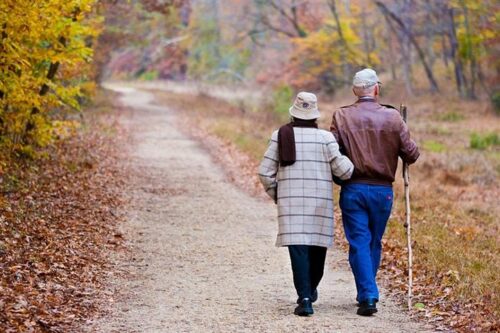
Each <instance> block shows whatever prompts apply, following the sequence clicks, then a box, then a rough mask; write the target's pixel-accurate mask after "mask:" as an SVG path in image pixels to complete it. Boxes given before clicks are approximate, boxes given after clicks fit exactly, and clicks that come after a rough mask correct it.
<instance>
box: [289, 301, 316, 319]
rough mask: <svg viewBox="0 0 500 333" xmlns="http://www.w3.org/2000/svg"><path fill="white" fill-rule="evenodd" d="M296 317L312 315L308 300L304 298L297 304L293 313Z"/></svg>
mask: <svg viewBox="0 0 500 333" xmlns="http://www.w3.org/2000/svg"><path fill="white" fill-rule="evenodd" d="M293 313H295V314H296V315H297V316H309V315H312V314H313V313H314V310H313V307H312V303H311V300H310V299H309V298H304V299H302V300H301V301H300V302H299V305H298V306H297V307H296V308H295V311H294V312H293Z"/></svg>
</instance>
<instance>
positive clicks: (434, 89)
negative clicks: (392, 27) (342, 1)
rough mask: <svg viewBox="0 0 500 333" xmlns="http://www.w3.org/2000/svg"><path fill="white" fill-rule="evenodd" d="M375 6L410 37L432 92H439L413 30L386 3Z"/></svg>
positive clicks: (377, 3) (378, 3)
mask: <svg viewBox="0 0 500 333" xmlns="http://www.w3.org/2000/svg"><path fill="white" fill-rule="evenodd" d="M375 4H376V5H377V6H378V8H379V9H380V10H381V12H382V14H384V15H385V16H388V17H390V18H391V19H392V20H393V21H394V22H396V23H397V25H398V26H399V27H400V28H401V29H402V31H403V33H404V34H405V35H406V36H407V37H408V39H409V41H410V42H411V44H412V45H413V46H414V47H415V50H416V51H417V54H418V57H419V59H420V62H421V63H422V65H423V66H424V70H425V74H426V75H427V79H428V80H429V84H430V86H431V91H432V92H438V91H439V86H438V84H437V81H436V79H435V78H434V74H433V73H432V70H431V68H430V66H429V64H428V63H427V61H426V59H425V54H424V52H423V51H422V48H421V47H420V45H419V43H418V42H417V40H416V38H415V36H414V35H413V33H412V32H411V30H409V29H408V27H407V26H406V25H405V24H404V22H403V21H402V20H401V19H400V18H399V17H398V16H397V15H396V14H394V13H393V12H392V11H390V10H389V9H388V8H387V6H386V5H385V4H384V3H382V2H381V1H379V0H375Z"/></svg>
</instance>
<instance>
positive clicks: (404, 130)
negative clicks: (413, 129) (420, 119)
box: [399, 119, 420, 164]
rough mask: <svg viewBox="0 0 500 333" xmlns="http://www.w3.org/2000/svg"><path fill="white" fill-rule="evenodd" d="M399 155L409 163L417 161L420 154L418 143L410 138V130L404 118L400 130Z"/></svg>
mask: <svg viewBox="0 0 500 333" xmlns="http://www.w3.org/2000/svg"><path fill="white" fill-rule="evenodd" d="M399 156H400V157H401V158H402V159H403V161H404V162H406V163H408V164H412V163H415V162H416V161H417V159H418V157H419V156H420V152H419V150H418V147H417V144H416V143H415V141H413V140H412V139H410V131H409V130H408V126H406V124H405V122H404V121H403V119H401V123H400V131H399Z"/></svg>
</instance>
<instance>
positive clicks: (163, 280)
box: [91, 85, 428, 333]
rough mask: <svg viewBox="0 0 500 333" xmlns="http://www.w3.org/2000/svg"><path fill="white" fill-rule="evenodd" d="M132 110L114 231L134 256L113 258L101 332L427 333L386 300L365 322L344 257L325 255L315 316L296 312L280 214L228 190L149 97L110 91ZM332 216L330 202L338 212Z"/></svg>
mask: <svg viewBox="0 0 500 333" xmlns="http://www.w3.org/2000/svg"><path fill="white" fill-rule="evenodd" d="M108 88H109V89H113V90H115V91H119V92H121V93H122V95H121V96H122V97H121V98H122V102H123V103H124V104H125V105H126V106H127V107H129V108H131V110H132V111H131V114H130V115H129V116H127V117H125V118H126V119H125V120H124V122H125V125H126V126H128V127H129V128H130V130H131V132H132V136H133V140H132V141H133V145H132V147H129V149H130V153H129V154H130V158H129V160H128V161H127V162H126V163H130V164H131V165H130V167H131V169H132V170H133V175H132V177H131V178H130V179H129V188H130V191H129V193H128V195H129V196H130V199H131V200H130V203H129V204H128V207H126V217H127V218H126V221H125V223H124V224H123V225H122V227H121V228H122V232H123V234H124V237H125V239H126V240H127V242H128V244H129V245H130V247H131V249H132V251H133V255H132V258H130V257H125V256H123V257H117V258H116V262H115V265H116V266H117V268H118V269H121V270H126V271H128V272H130V276H128V277H127V278H116V279H113V280H112V281H111V284H112V288H113V289H115V290H117V293H118V294H120V295H122V296H121V297H116V299H115V303H114V304H113V305H112V309H113V310H112V311H111V313H110V315H108V316H106V317H105V318H102V319H100V320H99V321H98V322H96V323H94V325H93V326H92V328H91V330H93V331H97V332H384V333H385V332H423V331H428V329H426V328H424V327H423V326H421V325H418V324H416V323H414V322H412V321H411V320H410V319H409V317H408V316H407V314H406V313H405V311H404V310H402V309H401V308H399V307H398V306H396V305H395V304H393V303H392V302H391V301H390V300H389V299H387V298H385V297H383V299H382V301H381V303H379V313H377V314H376V315H375V316H373V317H371V318H363V317H359V316H357V315H356V314H355V311H356V306H355V302H354V297H355V288H354V283H353V278H352V275H351V272H350V271H349V267H348V265H347V261H346V259H345V258H346V255H345V254H344V253H341V252H339V251H336V250H330V251H329V252H328V256H327V268H326V271H325V276H324V278H323V281H322V283H321V285H320V287H319V300H318V302H317V303H315V314H314V316H312V317H309V318H302V317H296V316H294V315H293V309H294V306H295V304H294V302H295V300H296V294H295V290H294V288H293V284H292V273H291V269H290V263H289V258H288V251H287V250H286V249H285V248H276V247H274V241H275V235H276V231H277V220H276V208H275V206H274V204H272V202H270V201H262V200H259V199H256V198H253V197H251V196H249V195H248V194H246V193H244V192H242V191H240V190H239V189H238V188H236V187H235V186H234V185H233V184H231V183H230V182H229V181H228V180H227V178H226V177H225V175H224V172H223V170H222V169H221V168H220V167H219V166H218V165H216V164H215V163H214V162H213V161H212V159H211V157H210V156H209V154H208V153H207V152H206V151H205V150H204V149H203V148H202V147H201V145H199V144H198V143H197V142H195V141H193V140H192V139H190V138H189V137H187V136H186V135H184V134H182V132H181V131H179V130H178V129H176V128H175V127H174V124H175V122H174V117H175V112H174V110H170V109H168V108H167V107H164V106H158V105H155V104H154V96H153V95H151V94H150V93H148V92H145V91H142V90H137V89H135V88H125V87H122V86H113V85H109V86H108ZM336 209H338V207H336Z"/></svg>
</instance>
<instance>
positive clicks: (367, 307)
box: [356, 298, 377, 316]
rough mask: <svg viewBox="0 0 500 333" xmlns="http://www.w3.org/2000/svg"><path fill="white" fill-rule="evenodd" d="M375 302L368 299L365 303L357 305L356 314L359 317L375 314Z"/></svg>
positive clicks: (372, 299)
mask: <svg viewBox="0 0 500 333" xmlns="http://www.w3.org/2000/svg"><path fill="white" fill-rule="evenodd" d="M376 303H377V301H376V299H374V298H369V299H367V300H366V301H362V302H360V303H359V308H358V311H357V312H356V313H357V314H358V315H360V316H371V315H372V314H374V313H376V312H377V304H376Z"/></svg>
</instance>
